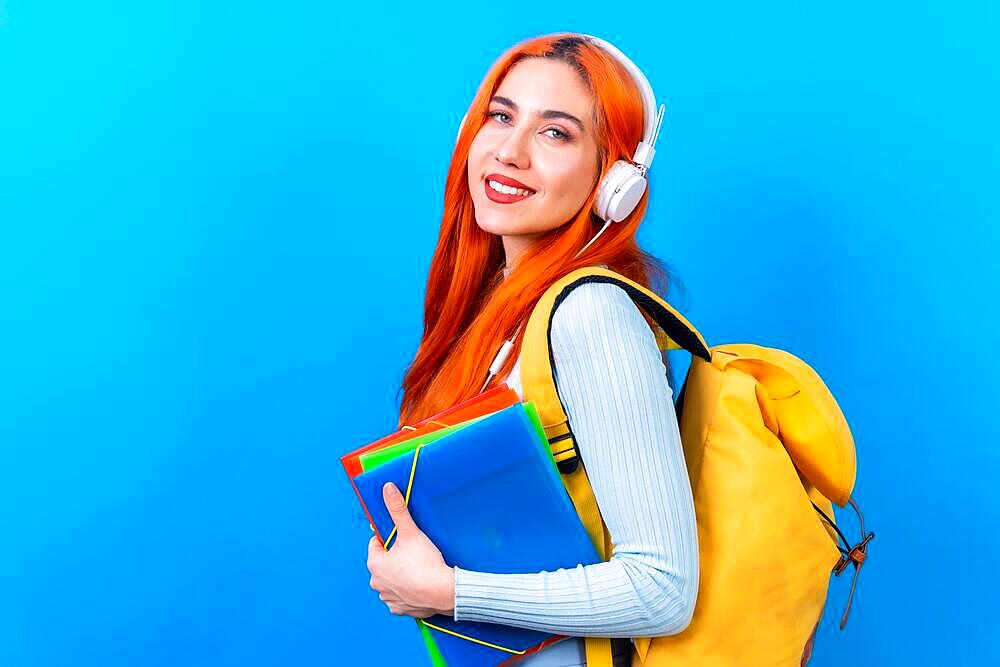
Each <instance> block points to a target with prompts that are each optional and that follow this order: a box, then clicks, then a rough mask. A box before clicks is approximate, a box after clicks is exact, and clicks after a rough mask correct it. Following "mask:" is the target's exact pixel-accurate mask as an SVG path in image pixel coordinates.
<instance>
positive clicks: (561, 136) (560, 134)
mask: <svg viewBox="0 0 1000 667" xmlns="http://www.w3.org/2000/svg"><path fill="white" fill-rule="evenodd" d="M486 115H487V116H488V117H489V118H496V119H498V120H500V117H501V116H503V117H504V118H508V119H509V118H510V114H508V113H506V112H504V111H491V112H489V113H487V114H486ZM500 122H501V123H503V124H504V125H507V124H508V122H509V121H505V120H500ZM545 131H546V132H555V133H556V134H555V135H549V136H551V137H552V138H553V139H557V140H559V141H568V140H569V138H570V135H568V134H566V133H565V132H563V131H562V130H560V129H558V128H555V127H550V128H549V129H547V130H545Z"/></svg>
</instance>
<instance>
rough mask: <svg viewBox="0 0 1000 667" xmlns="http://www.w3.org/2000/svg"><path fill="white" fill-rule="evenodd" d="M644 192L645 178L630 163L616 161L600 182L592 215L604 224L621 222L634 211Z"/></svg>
mask: <svg viewBox="0 0 1000 667" xmlns="http://www.w3.org/2000/svg"><path fill="white" fill-rule="evenodd" d="M644 192H646V177H645V176H644V175H643V173H642V172H641V171H639V169H638V168H636V166H635V165H634V164H632V163H631V162H626V161H625V160H617V161H616V162H615V163H614V164H613V165H611V169H609V170H608V173H607V174H606V175H605V176H604V179H603V180H602V181H601V185H600V186H599V187H598V189H597V197H596V198H595V199H594V213H596V214H597V216H598V217H599V218H601V220H604V221H606V222H621V221H622V220H624V219H625V218H627V217H628V215H629V214H630V213H631V212H632V211H634V210H635V207H636V205H637V204H638V203H639V200H640V199H642V195H643V193H644Z"/></svg>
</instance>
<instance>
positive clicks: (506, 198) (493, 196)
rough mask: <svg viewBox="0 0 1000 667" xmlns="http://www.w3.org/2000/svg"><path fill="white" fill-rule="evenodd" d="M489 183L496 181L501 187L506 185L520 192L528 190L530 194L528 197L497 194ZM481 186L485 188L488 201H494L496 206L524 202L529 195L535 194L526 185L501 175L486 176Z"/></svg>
mask: <svg viewBox="0 0 1000 667" xmlns="http://www.w3.org/2000/svg"><path fill="white" fill-rule="evenodd" d="M490 181H496V182H497V183H500V184H502V185H508V186H510V187H512V188H520V189H522V190H528V191H529V192H530V193H531V194H529V195H526V196H525V195H517V194H505V193H503V192H497V191H496V190H494V189H493V188H491V187H490ZM483 185H484V187H485V188H486V196H487V197H489V198H490V201H495V202H497V203H498V204H514V203H516V202H519V201H524V200H525V199H527V198H528V197H530V196H531V195H533V194H535V191H534V190H532V189H531V188H529V187H528V186H527V185H525V184H524V183H522V182H521V181H518V180H517V179H514V178H509V177H507V176H503V175H501V174H488V175H487V176H486V178H485V179H483Z"/></svg>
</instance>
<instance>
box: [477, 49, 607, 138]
mask: <svg viewBox="0 0 1000 667" xmlns="http://www.w3.org/2000/svg"><path fill="white" fill-rule="evenodd" d="M496 94H497V95H500V96H503V97H506V98H509V99H511V100H513V101H514V102H515V103H516V104H517V105H518V107H519V108H520V109H521V110H522V111H524V112H527V113H534V112H535V111H544V110H546V109H553V110H556V111H565V112H566V113H570V114H573V115H574V116H576V117H578V118H580V119H581V120H583V121H584V122H586V120H587V119H589V118H591V117H592V115H593V109H594V101H593V93H591V91H590V88H589V87H588V86H587V84H586V82H585V81H584V80H583V78H582V77H581V76H580V74H579V73H578V72H577V71H576V70H575V69H574V68H573V66H572V65H570V64H568V63H565V62H563V61H561V60H555V59H553V58H525V59H524V60H521V61H519V62H518V63H516V64H515V65H514V66H513V67H511V69H510V70H509V71H508V72H507V75H506V76H505V77H504V78H503V81H501V82H500V85H499V86H498V87H497V92H496Z"/></svg>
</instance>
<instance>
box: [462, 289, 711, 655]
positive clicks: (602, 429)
mask: <svg viewBox="0 0 1000 667" xmlns="http://www.w3.org/2000/svg"><path fill="white" fill-rule="evenodd" d="M551 340H552V352H553V358H554V363H555V372H556V377H557V382H558V387H559V393H560V397H561V399H562V401H563V404H564V406H565V408H566V412H567V416H568V417H569V420H570V425H571V426H572V428H573V432H574V434H575V435H576V438H577V443H578V446H579V448H580V452H581V455H582V457H583V461H584V464H585V465H586V468H587V473H588V476H589V478H590V482H591V485H592V487H593V490H594V495H595V497H596V499H597V503H598V506H599V507H600V510H601V514H602V516H603V517H604V520H605V523H606V524H607V526H608V530H609V531H610V534H611V538H612V542H613V543H614V545H615V549H614V553H613V555H612V557H611V558H610V560H609V561H607V562H604V563H597V564H594V565H586V566H583V565H579V566H577V567H575V568H572V569H560V570H557V571H554V572H532V573H524V574H493V573H485V572H473V571H470V570H463V569H461V568H456V585H455V614H454V616H455V619H456V620H473V621H487V622H491V623H503V624H506V625H513V626H518V627H526V628H534V629H538V630H543V631H547V632H553V633H558V634H565V635H573V636H601V637H641V636H656V635H668V634H674V633H677V632H680V631H681V630H683V629H684V628H685V627H686V626H687V625H688V623H689V622H690V619H691V615H692V613H693V610H694V602H695V599H696V597H697V592H698V574H699V572H698V533H697V527H696V523H695V514H694V502H693V498H692V495H691V485H690V482H689V479H688V475H687V468H686V466H685V462H684V453H683V449H682V447H681V441H680V430H679V427H678V424H677V418H676V416H675V413H674V410H673V405H672V400H673V399H672V392H671V389H670V386H669V384H668V383H667V378H666V373H665V368H664V365H663V361H662V358H661V356H660V351H659V350H658V348H657V346H656V341H655V338H654V336H653V332H652V331H651V330H650V328H649V325H648V324H647V323H646V321H645V320H644V319H643V317H642V315H641V314H640V312H639V310H638V307H637V306H636V305H635V304H634V303H633V302H632V300H631V299H630V297H629V296H628V294H627V293H626V292H625V291H624V290H622V289H621V288H620V287H618V286H616V285H612V284H607V283H587V284H585V285H582V286H580V287H577V288H576V289H574V290H573V291H572V292H571V293H570V294H569V296H567V297H566V299H565V300H564V301H563V302H562V303H561V304H560V306H559V307H558V309H557V310H556V313H555V315H554V316H553V322H552V339H551ZM507 383H508V385H510V386H511V387H512V388H514V389H515V390H516V391H517V392H518V393H519V394H521V395H522V396H523V394H522V390H521V383H520V359H518V361H517V363H516V364H515V367H514V370H513V371H512V372H511V375H510V377H508V379H507Z"/></svg>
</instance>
